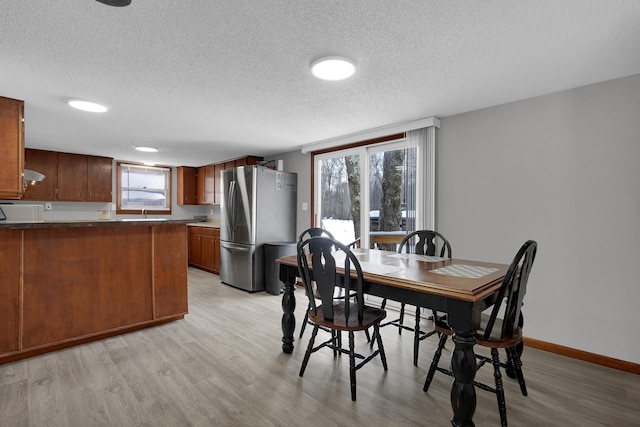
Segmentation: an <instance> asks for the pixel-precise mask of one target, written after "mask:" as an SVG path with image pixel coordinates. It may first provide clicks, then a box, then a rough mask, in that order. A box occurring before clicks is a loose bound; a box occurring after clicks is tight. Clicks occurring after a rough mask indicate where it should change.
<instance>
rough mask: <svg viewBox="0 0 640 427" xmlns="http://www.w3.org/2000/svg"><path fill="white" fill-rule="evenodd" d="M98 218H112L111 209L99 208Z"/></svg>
mask: <svg viewBox="0 0 640 427" xmlns="http://www.w3.org/2000/svg"><path fill="white" fill-rule="evenodd" d="M98 219H99V220H105V219H111V211H110V210H109V209H99V210H98Z"/></svg>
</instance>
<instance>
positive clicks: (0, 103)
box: [0, 97, 24, 199]
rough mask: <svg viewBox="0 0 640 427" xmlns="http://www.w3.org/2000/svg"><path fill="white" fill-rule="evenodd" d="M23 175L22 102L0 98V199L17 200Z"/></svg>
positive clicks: (21, 187) (20, 194)
mask: <svg viewBox="0 0 640 427" xmlns="http://www.w3.org/2000/svg"><path fill="white" fill-rule="evenodd" d="M23 173H24V101H20V100H17V99H11V98H3V97H0V199H19V198H20V197H21V196H22V192H23V179H22V177H23Z"/></svg>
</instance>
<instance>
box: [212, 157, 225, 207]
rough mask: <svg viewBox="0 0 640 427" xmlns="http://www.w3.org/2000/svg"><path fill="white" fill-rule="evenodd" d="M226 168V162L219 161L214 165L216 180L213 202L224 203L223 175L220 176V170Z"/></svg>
mask: <svg viewBox="0 0 640 427" xmlns="http://www.w3.org/2000/svg"><path fill="white" fill-rule="evenodd" d="M223 170H224V163H217V164H215V165H214V168H213V174H214V175H215V177H216V180H215V187H216V188H215V190H214V193H213V203H214V204H217V205H219V204H220V203H222V177H221V176H220V172H222V171H223Z"/></svg>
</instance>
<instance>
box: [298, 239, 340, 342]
mask: <svg viewBox="0 0 640 427" xmlns="http://www.w3.org/2000/svg"><path fill="white" fill-rule="evenodd" d="M320 236H325V237H328V238H330V239H333V240H335V239H334V237H333V235H332V234H331V233H330V232H328V231H327V230H325V229H324V228H320V227H311V228H307V229H306V230H304V231H303V232H302V233H300V236H298V243H297V246H300V245H301V244H302V243H303V242H304V241H306V240H307V239H310V238H311V237H320ZM314 287H315V286H314ZM315 294H316V292H315V291H314V295H315ZM310 308H311V304H309V306H308V307H307V311H305V313H304V319H303V320H302V326H301V327H300V336H299V337H298V338H302V335H303V334H304V330H305V329H306V327H307V325H308V324H312V323H311V321H310V320H309V309H310Z"/></svg>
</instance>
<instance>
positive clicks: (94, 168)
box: [87, 156, 113, 202]
mask: <svg viewBox="0 0 640 427" xmlns="http://www.w3.org/2000/svg"><path fill="white" fill-rule="evenodd" d="M112 189H113V160H112V159H111V158H110V157H98V156H87V202H112V201H113V194H112Z"/></svg>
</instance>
